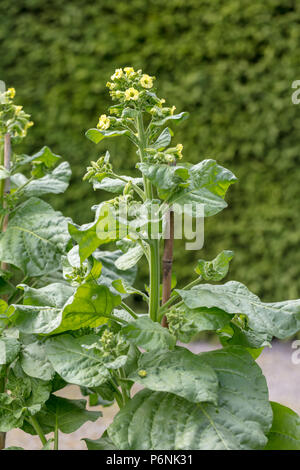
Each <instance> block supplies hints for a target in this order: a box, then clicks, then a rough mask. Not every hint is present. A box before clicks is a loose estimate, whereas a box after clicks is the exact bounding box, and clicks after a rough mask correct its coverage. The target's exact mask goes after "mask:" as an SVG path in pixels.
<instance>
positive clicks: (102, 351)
mask: <svg viewBox="0 0 300 470" xmlns="http://www.w3.org/2000/svg"><path fill="white" fill-rule="evenodd" d="M84 347H85V348H86V349H93V350H94V351H95V353H96V354H99V355H100V356H101V357H102V358H103V359H106V360H113V359H115V358H118V357H119V356H122V355H123V354H126V353H127V351H128V348H129V344H128V343H127V341H126V340H125V339H124V337H123V336H121V335H119V334H115V333H113V332H112V331H110V330H109V329H106V330H105V331H104V332H103V334H102V336H101V338H99V341H97V342H96V343H93V344H90V345H85V346H84Z"/></svg>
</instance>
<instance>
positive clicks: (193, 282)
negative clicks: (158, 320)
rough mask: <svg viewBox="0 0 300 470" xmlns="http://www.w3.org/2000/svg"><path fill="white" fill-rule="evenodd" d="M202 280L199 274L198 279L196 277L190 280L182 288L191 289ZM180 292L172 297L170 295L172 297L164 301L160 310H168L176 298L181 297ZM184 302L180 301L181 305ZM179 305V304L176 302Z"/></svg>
mask: <svg viewBox="0 0 300 470" xmlns="http://www.w3.org/2000/svg"><path fill="white" fill-rule="evenodd" d="M201 281H202V277H201V276H199V277H197V279H194V281H192V282H190V283H189V284H187V285H186V286H184V287H183V288H182V290H188V289H191V288H192V287H194V286H196V285H197V284H199V282H201ZM179 297H180V296H179V294H173V295H172V297H170V299H169V300H168V301H167V302H166V303H164V304H163V305H162V306H161V307H160V312H164V311H165V310H167V308H168V307H169V306H170V305H171V304H172V303H173V302H175V300H177V299H178V298H179ZM181 303H182V302H180V305H181ZM176 305H177V304H176Z"/></svg>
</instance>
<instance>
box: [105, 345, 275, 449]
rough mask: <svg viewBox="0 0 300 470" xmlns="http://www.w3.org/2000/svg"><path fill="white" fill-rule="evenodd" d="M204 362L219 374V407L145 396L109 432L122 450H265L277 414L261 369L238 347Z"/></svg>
mask: <svg viewBox="0 0 300 470" xmlns="http://www.w3.org/2000/svg"><path fill="white" fill-rule="evenodd" d="M200 357H201V358H202V360H203V361H204V362H206V363H207V364H209V365H210V366H211V367H212V368H213V369H214V370H215V372H216V373H217V376H218V379H219V384H220V388H219V401H218V406H217V407H216V406H215V405H213V404H210V403H197V404H195V403H191V402H189V401H187V400H186V399H184V398H181V397H178V396H176V395H174V394H171V393H164V392H153V391H150V390H147V389H145V390H142V391H141V392H139V393H137V394H136V395H135V396H134V397H133V399H132V400H131V401H130V402H129V403H128V404H127V405H126V406H125V407H124V408H122V410H121V411H119V413H118V414H117V416H116V417H115V419H114V421H113V423H112V424H111V426H110V427H109V428H108V435H109V437H110V439H111V440H112V441H113V442H114V443H115V445H116V447H117V448H118V449H121V450H123V449H151V450H163V449H170V450H172V449H184V450H190V449H195V450H196V449H199V450H224V449H227V450H239V449H241V450H242V449H243V450H247V449H261V448H264V446H265V445H266V442H267V438H266V436H265V434H266V433H268V431H269V429H270V427H271V423H272V410H271V407H270V404H269V401H268V389H267V385H266V381H265V378H264V377H263V375H262V373H261V370H260V368H259V367H258V365H257V364H256V363H255V361H254V360H253V359H252V358H251V356H250V355H249V354H248V353H247V352H246V351H244V350H243V349H242V348H238V347H234V348H226V349H223V350H217V351H212V352H208V353H203V354H200ZM162 430H163V432H162Z"/></svg>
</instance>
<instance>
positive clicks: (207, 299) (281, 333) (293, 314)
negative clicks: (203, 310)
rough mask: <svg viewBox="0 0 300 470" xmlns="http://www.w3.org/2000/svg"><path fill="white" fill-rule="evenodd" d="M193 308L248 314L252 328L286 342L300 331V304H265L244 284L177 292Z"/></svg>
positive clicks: (201, 287)
mask: <svg viewBox="0 0 300 470" xmlns="http://www.w3.org/2000/svg"><path fill="white" fill-rule="evenodd" d="M177 292H178V293H179V295H180V296H181V297H182V299H183V300H184V303H185V304H186V305H187V306H188V307H189V308H199V307H207V308H211V307H218V308H220V309H222V310H224V311H225V312H227V313H232V314H244V315H247V317H248V323H249V327H250V328H251V329H252V330H254V331H257V332H259V333H267V334H270V335H272V336H276V337H277V338H280V339H284V338H287V337H289V336H291V335H293V334H295V333H296V332H297V331H298V330H299V328H300V300H287V301H284V302H274V303H264V302H261V300H260V299H259V298H258V297H257V296H256V295H255V294H253V293H252V292H250V291H249V290H248V289H247V287H246V286H244V285H243V284H241V283H240V282H236V281H230V282H227V283H226V284H223V285H210V284H202V285H199V286H197V287H194V288H193V289H191V290H182V289H181V290H177Z"/></svg>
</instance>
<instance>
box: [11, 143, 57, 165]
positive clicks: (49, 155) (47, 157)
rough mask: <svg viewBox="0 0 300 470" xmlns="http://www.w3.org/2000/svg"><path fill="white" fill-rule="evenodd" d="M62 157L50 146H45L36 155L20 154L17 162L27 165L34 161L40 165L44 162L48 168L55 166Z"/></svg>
mask: <svg viewBox="0 0 300 470" xmlns="http://www.w3.org/2000/svg"><path fill="white" fill-rule="evenodd" d="M60 159H61V157H60V155H56V154H55V153H53V152H52V150H50V148H49V147H47V146H44V147H43V148H41V150H39V151H38V152H37V153H35V154H34V155H30V156H29V155H18V157H17V164H18V165H26V164H27V163H33V164H36V165H38V164H39V163H42V164H44V165H45V166H46V167H47V168H53V167H54V166H55V165H56V163H57V162H58V161H59V160H60Z"/></svg>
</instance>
